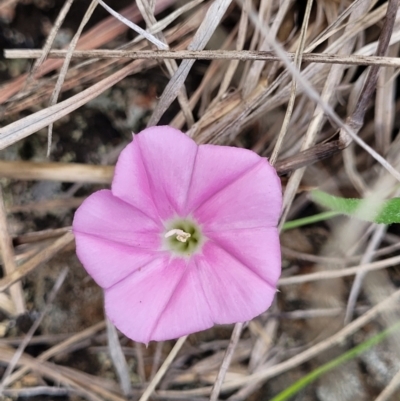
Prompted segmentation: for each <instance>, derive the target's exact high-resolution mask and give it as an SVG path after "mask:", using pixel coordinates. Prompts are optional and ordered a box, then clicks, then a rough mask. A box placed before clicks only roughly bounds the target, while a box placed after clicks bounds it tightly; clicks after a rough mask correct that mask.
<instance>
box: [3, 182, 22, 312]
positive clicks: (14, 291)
mask: <svg viewBox="0 0 400 401" xmlns="http://www.w3.org/2000/svg"><path fill="white" fill-rule="evenodd" d="M7 227H8V224H7V214H6V209H5V206H4V197H3V190H2V188H1V186H0V250H1V256H2V259H3V268H4V273H5V274H6V275H10V274H14V273H15V272H16V271H17V266H16V264H15V255H14V248H13V245H12V239H11V237H10V234H9V233H8V229H7ZM10 295H11V299H12V302H13V304H14V311H15V313H16V314H18V315H19V314H22V313H24V312H25V311H26V307H25V299H24V293H23V290H22V285H21V283H15V284H14V285H12V286H11V287H10Z"/></svg>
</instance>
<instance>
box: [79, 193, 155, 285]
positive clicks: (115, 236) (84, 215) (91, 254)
mask: <svg viewBox="0 0 400 401" xmlns="http://www.w3.org/2000/svg"><path fill="white" fill-rule="evenodd" d="M160 230H161V229H160V226H159V225H157V224H156V223H155V222H154V221H152V220H151V219H149V218H148V217H147V216H145V215H144V214H142V213H141V212H139V211H138V210H137V209H135V208H134V207H132V206H130V205H128V204H127V203H125V202H123V201H121V200H120V199H118V198H116V197H114V196H113V195H112V193H111V191H108V190H103V191H99V192H96V193H94V194H93V195H91V196H90V197H89V198H88V199H86V200H85V202H84V203H83V204H82V205H81V206H80V208H79V209H78V210H77V211H76V213H75V217H74V221H73V231H74V235H75V240H76V253H77V255H78V258H79V260H80V261H81V262H82V264H83V266H84V267H85V269H86V270H87V272H88V273H89V274H90V275H91V276H92V277H93V279H94V280H95V281H96V282H97V283H98V284H99V285H100V286H101V287H103V288H108V287H110V286H112V285H114V284H115V283H117V282H118V281H119V280H121V279H123V278H124V277H126V276H127V275H129V274H130V273H132V272H133V271H135V270H137V269H139V268H141V267H143V266H145V265H146V264H147V263H149V262H150V261H151V260H153V259H154V258H155V257H156V256H158V255H159V251H160V249H161V246H162V245H161V243H162V240H161V236H160Z"/></svg>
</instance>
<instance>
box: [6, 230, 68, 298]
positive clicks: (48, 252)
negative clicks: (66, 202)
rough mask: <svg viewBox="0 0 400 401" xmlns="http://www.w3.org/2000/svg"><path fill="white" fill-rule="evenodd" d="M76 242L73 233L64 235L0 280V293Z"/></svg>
mask: <svg viewBox="0 0 400 401" xmlns="http://www.w3.org/2000/svg"><path fill="white" fill-rule="evenodd" d="M73 241H74V236H73V234H72V233H71V232H68V233H67V234H64V235H63V236H62V237H61V238H59V239H57V240H56V241H54V243H53V244H52V245H50V246H49V247H47V248H45V249H43V250H42V251H40V252H38V253H37V254H36V255H35V256H33V257H32V258H31V259H29V260H28V261H27V262H25V263H24V264H22V265H21V266H19V267H18V269H17V270H15V271H14V272H12V273H10V274H8V275H7V276H5V277H4V278H2V279H0V292H2V291H5V290H6V289H7V288H9V287H10V286H11V285H12V284H14V283H16V282H17V281H19V280H21V278H22V277H24V276H26V275H27V274H28V273H30V272H31V271H32V270H34V269H35V268H36V267H38V266H39V265H40V264H41V263H44V262H46V261H48V260H49V259H51V258H52V257H53V256H54V255H56V254H57V253H58V252H59V251H60V250H61V249H63V248H65V247H66V246H67V245H69V244H71V243H72V242H73Z"/></svg>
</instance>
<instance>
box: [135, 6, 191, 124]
mask: <svg viewBox="0 0 400 401" xmlns="http://www.w3.org/2000/svg"><path fill="white" fill-rule="evenodd" d="M137 5H138V8H139V10H140V12H141V13H142V16H143V19H144V20H145V22H146V24H147V25H148V26H149V27H151V26H154V25H155V24H157V20H156V18H155V16H154V13H153V10H152V9H151V8H152V7H151V6H150V5H148V3H147V2H143V1H142V0H138V1H137ZM156 37H157V39H158V40H159V41H160V42H161V43H164V45H165V46H164V47H163V48H164V49H167V50H168V49H169V46H168V43H167V41H166V39H165V37H164V35H163V34H162V33H161V32H160V33H158V34H156ZM158 48H160V46H158ZM163 48H161V49H163ZM164 64H165V66H166V67H167V70H168V74H169V75H170V77H171V76H173V74H174V73H175V71H176V70H177V69H178V64H177V63H176V61H175V60H164ZM178 101H179V104H180V106H181V109H182V111H183V114H184V115H185V118H186V122H187V124H188V126H189V127H191V126H192V125H193V123H194V118H193V115H192V110H191V109H190V106H189V101H188V98H187V93H186V89H185V86H182V88H181V90H180V92H179V93H178Z"/></svg>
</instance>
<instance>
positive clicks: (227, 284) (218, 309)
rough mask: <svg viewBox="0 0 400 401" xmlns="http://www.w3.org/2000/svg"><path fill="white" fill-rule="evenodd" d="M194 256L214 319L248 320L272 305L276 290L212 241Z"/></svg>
mask: <svg viewBox="0 0 400 401" xmlns="http://www.w3.org/2000/svg"><path fill="white" fill-rule="evenodd" d="M194 258H195V259H196V264H197V266H198V271H199V274H200V277H201V281H202V284H203V289H204V292H205V295H206V297H207V300H208V302H209V304H210V305H212V308H211V313H212V318H213V321H214V323H217V324H229V323H237V322H245V321H247V320H250V319H253V318H254V317H256V316H258V315H259V314H261V313H262V312H264V311H265V310H266V309H268V307H269V306H270V305H271V303H272V301H273V299H274V296H275V293H276V290H275V289H274V288H272V287H271V285H270V284H269V283H268V282H266V281H264V280H263V279H262V278H261V277H260V276H259V275H258V274H255V273H253V272H252V270H251V269H249V268H248V267H247V266H244V265H243V264H242V263H240V262H239V261H238V260H237V259H235V258H234V257H232V256H231V255H229V253H227V252H226V251H224V250H223V249H221V248H219V247H218V246H217V245H216V244H214V243H213V242H212V241H208V242H207V243H206V244H204V248H203V255H195V256H194Z"/></svg>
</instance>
